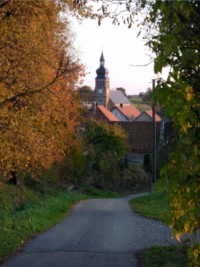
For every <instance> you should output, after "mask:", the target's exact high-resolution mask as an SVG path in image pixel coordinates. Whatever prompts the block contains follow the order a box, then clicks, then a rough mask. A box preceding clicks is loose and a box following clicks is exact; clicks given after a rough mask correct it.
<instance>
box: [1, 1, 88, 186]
mask: <svg viewBox="0 0 200 267" xmlns="http://www.w3.org/2000/svg"><path fill="white" fill-rule="evenodd" d="M72 6H73V5H72V3H71V7H72ZM67 7H70V6H69V5H66V4H65V1H54V0H50V1H45V0H40V1H25V0H21V1H18V0H16V1H9V0H7V1H1V4H0V11H1V12H0V51H1V59H0V91H1V93H0V129H1V131H0V140H1V142H0V169H1V170H3V172H4V173H5V174H7V175H9V174H11V181H12V182H14V183H16V182H17V176H18V174H19V173H23V174H26V173H27V172H32V173H36V172H37V171H38V170H40V169H41V168H42V167H45V168H48V167H49V166H50V165H51V164H52V163H53V162H55V161H59V160H61V159H62V158H63V156H64V155H65V154H66V153H67V152H68V150H69V147H70V146H71V145H72V144H73V143H74V130H75V127H76V125H77V115H78V104H77V96H76V93H75V91H74V89H73V88H74V85H75V83H76V82H77V80H78V79H79V77H80V76H81V75H82V74H83V68H82V66H81V65H80V63H79V62H78V60H77V59H76V57H75V54H74V53H73V50H72V45H71V37H70V36H71V34H70V28H69V25H68V23H67V21H66V18H65V20H64V18H63V19H62V18H61V16H60V12H61V10H63V9H64V8H65V9H66V8H67Z"/></svg>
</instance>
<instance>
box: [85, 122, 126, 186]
mask: <svg viewBox="0 0 200 267" xmlns="http://www.w3.org/2000/svg"><path fill="white" fill-rule="evenodd" d="M84 140H85V143H86V154H87V157H88V159H87V161H88V162H89V163H90V169H89V173H90V175H91V177H92V179H93V182H94V183H95V184H96V185H97V186H101V187H105V188H115V189H119V183H120V169H121V168H123V165H124V156H125V155H126V153H127V143H126V140H127V135H126V133H125V132H124V131H123V130H122V129H121V127H119V126H118V125H109V124H107V123H104V122H95V121H88V122H86V124H85V130H84Z"/></svg>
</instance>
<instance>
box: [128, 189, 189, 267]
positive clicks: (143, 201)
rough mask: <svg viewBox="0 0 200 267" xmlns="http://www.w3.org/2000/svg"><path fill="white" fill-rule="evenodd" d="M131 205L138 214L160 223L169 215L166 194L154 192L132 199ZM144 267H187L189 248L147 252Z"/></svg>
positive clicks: (162, 248) (170, 248)
mask: <svg viewBox="0 0 200 267" xmlns="http://www.w3.org/2000/svg"><path fill="white" fill-rule="evenodd" d="M130 205H131V207H132V209H133V210H134V211H136V212H137V213H139V214H141V215H143V216H145V217H148V218H151V219H156V220H160V221H164V220H166V218H167V216H168V214H169V203H168V201H167V196H166V193H165V192H163V191H159V190H153V191H152V192H151V193H150V194H148V195H146V196H143V197H139V198H136V199H132V200H131V201H130ZM142 266H143V267H185V266H187V248H186V247H182V246H180V247H178V246H177V247H176V246H168V247H163V246H156V247H151V248H149V249H147V250H145V252H144V254H143V256H142Z"/></svg>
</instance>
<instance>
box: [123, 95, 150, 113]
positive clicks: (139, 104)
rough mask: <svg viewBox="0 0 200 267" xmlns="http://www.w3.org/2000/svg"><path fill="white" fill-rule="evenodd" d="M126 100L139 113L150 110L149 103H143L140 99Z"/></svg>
mask: <svg viewBox="0 0 200 267" xmlns="http://www.w3.org/2000/svg"><path fill="white" fill-rule="evenodd" d="M128 100H129V101H130V102H131V103H132V104H134V105H135V106H136V108H138V109H139V110H140V111H144V110H148V109H151V102H149V101H143V100H142V98H141V97H128Z"/></svg>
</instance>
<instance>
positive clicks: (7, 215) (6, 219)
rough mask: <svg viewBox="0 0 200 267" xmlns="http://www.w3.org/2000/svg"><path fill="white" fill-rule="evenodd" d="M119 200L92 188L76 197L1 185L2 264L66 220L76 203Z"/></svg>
mask: <svg viewBox="0 0 200 267" xmlns="http://www.w3.org/2000/svg"><path fill="white" fill-rule="evenodd" d="M118 196H121V195H119V194H117V193H113V192H108V191H102V190H98V189H95V188H90V187H84V188H83V190H81V191H79V192H76V193H70V192H67V191H66V190H64V189H61V188H57V187H56V188H54V189H51V190H47V191H46V192H44V190H38V189H37V190H35V191H34V190H33V189H30V188H27V187H24V186H20V187H18V186H12V185H7V184H4V183H0V199H1V202H0V262H1V261H3V260H4V259H5V258H6V257H8V256H10V255H12V254H13V253H14V252H15V251H16V250H17V249H18V248H19V247H20V246H22V245H23V244H24V242H25V241H26V240H27V239H28V238H30V237H31V236H33V235H35V234H38V233H40V232H43V231H45V230H47V229H48V228H49V227H51V226H53V225H54V224H56V223H57V222H58V221H60V220H61V219H63V218H64V217H65V216H66V214H67V213H68V212H69V210H70V208H71V206H72V205H73V204H75V203H76V202H78V201H80V200H83V199H88V198H95V197H98V198H100V197H102V198H105V197H118Z"/></svg>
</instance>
